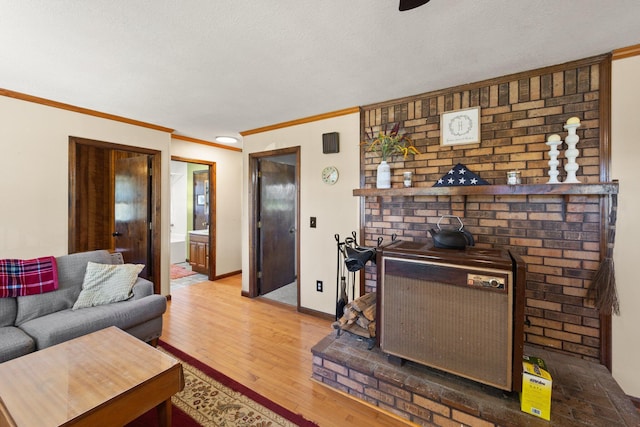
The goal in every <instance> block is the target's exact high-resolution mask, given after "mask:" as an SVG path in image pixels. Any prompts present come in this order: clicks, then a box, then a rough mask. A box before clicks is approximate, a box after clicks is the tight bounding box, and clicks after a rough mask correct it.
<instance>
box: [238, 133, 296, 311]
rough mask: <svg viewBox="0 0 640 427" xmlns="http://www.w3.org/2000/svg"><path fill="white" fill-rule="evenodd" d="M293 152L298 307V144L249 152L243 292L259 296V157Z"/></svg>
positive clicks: (250, 295)
mask: <svg viewBox="0 0 640 427" xmlns="http://www.w3.org/2000/svg"><path fill="white" fill-rule="evenodd" d="M289 154H294V155H295V158H296V171H295V185H296V238H295V242H296V249H295V251H296V276H297V280H296V282H297V285H296V286H297V287H298V292H297V294H298V297H297V309H298V310H299V309H300V283H301V276H300V146H296V147H289V148H283V149H279V150H270V151H262V152H259V153H250V154H249V233H248V234H249V292H248V294H243V295H245V296H248V297H250V298H255V297H257V296H259V289H258V253H257V252H258V249H259V248H258V232H257V230H258V209H259V207H260V204H259V203H258V196H259V194H260V186H259V183H258V168H259V165H258V163H259V161H260V159H263V158H267V157H274V156H283V155H289Z"/></svg>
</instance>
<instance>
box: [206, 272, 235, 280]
mask: <svg viewBox="0 0 640 427" xmlns="http://www.w3.org/2000/svg"><path fill="white" fill-rule="evenodd" d="M237 274H242V270H236V271H232V272H230V273H225V274H221V275H219V276H215V277H214V278H213V280H220V279H224V278H225V277H231V276H235V275H237Z"/></svg>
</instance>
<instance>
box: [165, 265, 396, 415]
mask: <svg viewBox="0 0 640 427" xmlns="http://www.w3.org/2000/svg"><path fill="white" fill-rule="evenodd" d="M240 291H241V276H239V275H238V276H233V277H228V278H225V279H221V280H218V281H215V282H203V283H200V284H197V285H191V286H187V287H184V288H180V289H175V290H172V294H171V300H170V301H169V304H168V307H167V312H166V314H165V316H164V330H163V334H162V337H161V340H163V341H165V342H167V343H169V344H170V345H172V346H174V347H176V348H178V349H180V350H182V351H184V352H186V353H188V354H190V355H191V356H193V357H195V358H197V359H199V360H200V361H202V362H204V363H206V364H208V365H209V366H211V367H213V368H215V369H217V370H219V371H221V372H223V373H224V374H226V375H228V376H230V377H231V378H233V379H235V380H236V381H239V382H240V383H242V384H244V385H245V386H247V387H250V388H252V389H253V390H255V391H257V392H258V393H260V394H262V395H264V396H266V397H268V398H269V399H271V400H273V401H275V402H277V403H279V404H280V405H282V406H284V407H286V408H288V409H289V410H291V411H293V412H296V413H300V414H302V415H303V416H304V417H305V418H307V419H309V420H312V421H314V422H316V423H318V424H319V425H320V426H323V427H324V426H358V427H363V426H406V425H407V422H405V421H403V420H400V419H398V418H396V417H393V416H391V415H388V414H385V413H382V412H379V411H378V410H377V409H374V408H372V407H370V406H367V405H365V404H363V403H360V402H359V401H356V400H354V399H352V398H350V397H347V396H345V395H342V394H340V393H338V392H337V391H335V390H333V389H330V388H328V387H326V386H323V385H320V384H318V383H316V382H315V381H312V380H311V365H312V355H311V347H313V346H314V345H315V344H316V343H317V342H318V341H320V340H321V339H322V338H324V337H325V336H327V335H328V334H330V333H332V328H331V322H330V321H327V320H324V319H319V318H316V317H313V316H309V315H306V314H300V313H298V312H297V311H296V310H295V308H293V307H290V306H285V305H282V304H278V303H273V302H270V301H268V300H265V299H261V298H257V299H249V298H246V297H242V296H241V295H240Z"/></svg>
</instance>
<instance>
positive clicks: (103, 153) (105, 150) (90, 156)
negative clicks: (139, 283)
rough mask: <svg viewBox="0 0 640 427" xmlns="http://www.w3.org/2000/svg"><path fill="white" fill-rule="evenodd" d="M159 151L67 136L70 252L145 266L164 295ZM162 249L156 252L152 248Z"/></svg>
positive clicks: (146, 275) (155, 288)
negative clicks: (97, 253)
mask: <svg viewBox="0 0 640 427" xmlns="http://www.w3.org/2000/svg"><path fill="white" fill-rule="evenodd" d="M154 170H155V171H159V170H160V152H159V151H157V150H149V149H144V148H140V147H131V146H126V145H120V144H114V143H109V142H103V141H95V140H89V139H84V138H77V137H70V138H69V236H68V238H69V239H68V251H69V253H76V252H83V251H90V250H96V249H108V250H111V251H117V252H120V253H122V255H123V258H124V261H125V262H126V263H135V264H144V265H145V269H144V270H143V271H142V272H141V273H140V276H141V277H145V278H147V279H149V280H151V281H152V282H153V284H154V292H156V293H160V268H159V267H160V251H159V248H160V245H159V242H160V227H154V226H153V225H154V224H160V199H159V197H158V194H159V189H160V174H159V173H153V171H154ZM154 248H158V250H154Z"/></svg>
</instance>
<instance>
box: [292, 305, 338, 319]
mask: <svg viewBox="0 0 640 427" xmlns="http://www.w3.org/2000/svg"><path fill="white" fill-rule="evenodd" d="M298 312H299V313H303V314H308V315H310V316H313V317H319V318H320V319H325V320H329V321H333V320H335V315H333V314H327V313H325V312H322V311H317V310H311V309H310V308H305V307H300V308H299V309H298Z"/></svg>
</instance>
